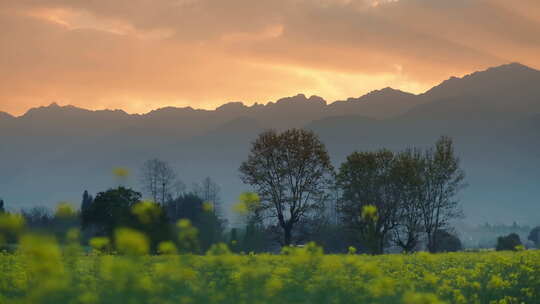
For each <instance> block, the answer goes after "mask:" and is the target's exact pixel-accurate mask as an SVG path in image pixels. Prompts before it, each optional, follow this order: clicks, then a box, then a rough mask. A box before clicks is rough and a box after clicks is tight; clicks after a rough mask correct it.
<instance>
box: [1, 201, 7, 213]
mask: <svg viewBox="0 0 540 304" xmlns="http://www.w3.org/2000/svg"><path fill="white" fill-rule="evenodd" d="M5 212H6V208H5V207H4V200H3V199H1V198H0V214H1V213H5Z"/></svg>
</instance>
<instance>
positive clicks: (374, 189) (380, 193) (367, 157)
mask: <svg viewBox="0 0 540 304" xmlns="http://www.w3.org/2000/svg"><path fill="white" fill-rule="evenodd" d="M394 161H395V155H394V153H393V152H391V151H389V150H380V151H377V152H353V153H352V154H351V155H349V156H348V157H347V160H346V161H345V162H344V163H343V164H342V165H341V167H340V170H339V173H338V175H337V181H338V184H339V186H340V188H341V190H342V199H341V204H340V213H341V215H342V220H343V222H344V224H345V227H346V228H347V229H348V230H349V231H351V232H353V238H357V237H359V238H360V239H359V240H357V241H359V242H360V244H363V245H364V246H365V245H368V247H369V248H367V249H368V250H369V251H370V253H373V254H380V253H383V251H384V246H385V242H386V241H387V239H388V238H387V236H388V234H389V232H390V231H392V230H393V229H394V228H395V227H396V226H397V224H398V210H399V201H398V200H397V199H396V197H395V195H394V194H395V193H394V189H393V185H392V168H393V165H394ZM367 206H373V207H374V210H376V213H377V216H376V218H363V217H362V216H360V215H361V214H362V212H363V210H364V209H365V207H367Z"/></svg>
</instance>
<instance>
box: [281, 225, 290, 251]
mask: <svg viewBox="0 0 540 304" xmlns="http://www.w3.org/2000/svg"><path fill="white" fill-rule="evenodd" d="M291 230H292V227H290V225H285V227H284V228H283V232H284V233H283V234H284V238H283V245H284V246H289V245H291V242H292V231H291Z"/></svg>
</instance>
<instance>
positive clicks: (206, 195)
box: [193, 177, 221, 214]
mask: <svg viewBox="0 0 540 304" xmlns="http://www.w3.org/2000/svg"><path fill="white" fill-rule="evenodd" d="M193 192H194V193H195V194H196V195H197V196H198V197H200V198H201V199H202V200H203V201H204V202H207V203H211V204H212V207H213V212H214V214H219V211H220V209H221V208H220V207H221V206H220V204H221V201H220V197H219V192H220V188H219V185H218V184H217V183H215V182H214V181H213V180H212V179H211V178H210V177H205V178H204V179H203V180H202V181H201V183H200V184H199V183H195V184H194V185H193Z"/></svg>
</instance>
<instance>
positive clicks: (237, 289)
mask: <svg viewBox="0 0 540 304" xmlns="http://www.w3.org/2000/svg"><path fill="white" fill-rule="evenodd" d="M131 241H132V242H131V243H129V242H130V241H129V240H128V241H127V243H126V244H124V246H125V247H126V248H128V247H130V246H131V248H137V247H136V246H137V241H136V240H131ZM136 253H137V252H136V251H133V252H132V254H131V255H128V254H126V255H115V254H99V253H97V252H93V253H85V252H84V251H83V250H82V248H81V247H79V246H78V245H76V244H72V245H67V246H64V247H60V246H58V245H56V244H55V242H53V241H52V240H48V239H46V238H40V237H26V238H23V240H22V241H21V245H20V247H19V248H18V251H17V252H16V253H6V252H4V253H3V254H1V255H0V273H1V275H0V303H2V304H4V303H33V304H34V303H36V304H37V303H128V304H131V303H133V304H134V303H156V304H157V303H160V304H165V303H410V304H422V303H538V301H539V300H538V299H539V298H540V251H534V250H531V251H518V252H470V253H447V254H435V255H432V254H427V253H417V254H413V255H380V256H367V255H356V254H350V255H324V254H322V251H321V249H320V248H318V247H315V246H312V245H309V246H307V247H306V248H300V249H288V250H285V251H284V252H283V253H282V254H280V255H270V254H262V255H253V254H251V255H250V254H248V255H236V254H230V253H229V252H228V250H227V248H226V246H224V245H222V246H215V247H214V248H213V249H212V250H211V251H210V252H209V253H208V254H207V255H202V256H201V255H177V254H172V255H160V256H152V255H146V254H139V255H137V254H136Z"/></svg>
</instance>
